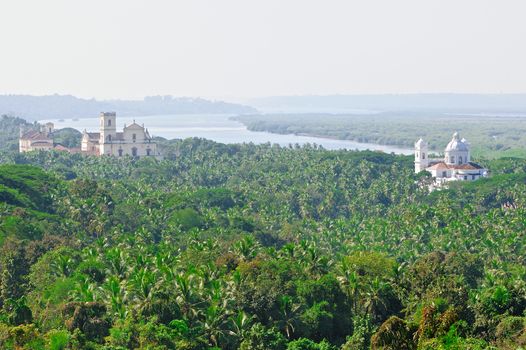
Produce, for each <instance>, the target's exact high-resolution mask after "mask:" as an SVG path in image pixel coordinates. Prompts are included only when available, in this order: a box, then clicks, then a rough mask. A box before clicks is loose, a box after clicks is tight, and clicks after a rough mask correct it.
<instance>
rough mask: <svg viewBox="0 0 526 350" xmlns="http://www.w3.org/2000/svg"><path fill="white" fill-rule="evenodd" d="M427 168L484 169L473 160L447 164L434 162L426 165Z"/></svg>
mask: <svg viewBox="0 0 526 350" xmlns="http://www.w3.org/2000/svg"><path fill="white" fill-rule="evenodd" d="M427 169H430V170H436V169H452V170H480V169H484V168H483V167H481V166H480V165H478V164H477V163H473V162H468V163H465V164H460V165H457V164H449V165H448V164H446V163H445V162H440V163H436V164H434V165H432V166H430V167H428V168H427Z"/></svg>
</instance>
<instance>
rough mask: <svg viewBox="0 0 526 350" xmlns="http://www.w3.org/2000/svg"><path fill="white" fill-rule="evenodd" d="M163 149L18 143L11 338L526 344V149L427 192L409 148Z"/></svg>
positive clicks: (8, 289)
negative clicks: (122, 154)
mask: <svg viewBox="0 0 526 350" xmlns="http://www.w3.org/2000/svg"><path fill="white" fill-rule="evenodd" d="M162 147H164V148H165V150H166V153H165V154H166V155H167V159H165V160H163V161H158V160H154V159H148V160H146V159H138V160H136V159H128V158H123V159H118V158H112V157H100V158H99V157H83V156H79V155H71V154H65V153H58V152H57V153H54V152H51V153H45V152H42V153H38V152H35V153H28V154H21V155H16V156H8V157H6V158H2V159H4V160H5V161H7V162H9V163H17V162H18V163H24V165H17V164H7V165H2V166H0V170H2V171H1V172H0V186H3V187H0V193H1V194H2V197H1V199H0V344H1V345H0V348H7V349H10V348H14V347H15V345H16V346H18V347H21V348H23V347H24V346H25V347H26V348H28V347H29V346H30V345H28V344H32V345H31V346H33V345H34V346H35V348H37V349H38V348H39V347H40V348H42V349H46V348H50V347H54V348H57V349H61V348H66V349H68V348H72V349H73V348H74V349H128V348H132V349H133V348H146V349H148V348H150V349H172V348H177V349H198V350H200V349H218V348H220V349H224V350H233V349H238V348H241V349H286V348H290V349H334V348H335V347H336V348H339V347H341V348H342V349H364V350H365V349H369V348H373V349H399V348H404V349H416V348H417V347H420V348H437V349H440V348H444V349H446V348H460V349H464V348H465V349H485V348H488V349H489V348H490V347H491V346H497V347H501V348H504V349H506V348H509V349H516V348H518V347H520V346H524V342H525V339H526V338H525V337H526V336H525V334H524V331H523V330H521V320H522V319H523V317H524V312H525V310H526V293H525V292H524V291H525V290H526V282H524V281H525V280H526V265H525V263H526V261H525V260H524V251H525V249H526V246H525V245H526V240H525V239H524V232H526V219H525V218H526V210H525V208H526V201H525V199H524V198H526V184H525V182H524V181H523V177H524V174H525V170H526V167H525V166H524V162H523V161H519V160H511V159H504V160H502V159H500V160H498V161H494V162H495V164H496V167H495V169H497V170H495V174H494V177H492V178H490V179H488V180H482V181H477V182H473V183H471V184H458V186H454V187H452V188H451V189H449V190H443V191H436V192H434V193H432V194H429V193H428V192H427V191H425V190H422V189H421V188H420V187H419V186H418V183H417V181H418V179H417V177H415V176H414V174H413V171H412V164H411V161H412V160H411V158H410V157H404V156H396V155H388V154H381V153H378V152H349V151H325V150H323V149H320V148H318V147H314V146H305V147H296V146H292V147H286V148H282V147H279V146H272V145H259V146H256V145H252V144H247V145H221V144H216V143H213V142H210V141H206V140H196V139H188V140H183V141H173V142H168V141H165V142H163V144H162ZM490 167H491V164H490ZM64 169H68V174H69V175H67V174H66V175H65V174H64ZM72 174H74V176H70V175H72ZM68 178H69V180H68Z"/></svg>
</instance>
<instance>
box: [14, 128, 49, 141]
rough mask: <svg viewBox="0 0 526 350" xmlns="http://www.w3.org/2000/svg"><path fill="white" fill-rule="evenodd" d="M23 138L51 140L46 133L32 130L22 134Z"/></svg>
mask: <svg viewBox="0 0 526 350" xmlns="http://www.w3.org/2000/svg"><path fill="white" fill-rule="evenodd" d="M21 139H23V140H51V139H50V138H49V137H48V136H47V134H46V133H43V132H40V131H35V130H30V131H27V132H25V133H24V134H22V137H21Z"/></svg>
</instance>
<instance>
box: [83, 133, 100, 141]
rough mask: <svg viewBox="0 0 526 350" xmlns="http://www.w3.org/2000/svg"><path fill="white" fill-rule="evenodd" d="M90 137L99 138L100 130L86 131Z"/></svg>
mask: <svg viewBox="0 0 526 350" xmlns="http://www.w3.org/2000/svg"><path fill="white" fill-rule="evenodd" d="M86 134H87V135H88V137H89V138H90V139H97V140H98V139H100V132H86Z"/></svg>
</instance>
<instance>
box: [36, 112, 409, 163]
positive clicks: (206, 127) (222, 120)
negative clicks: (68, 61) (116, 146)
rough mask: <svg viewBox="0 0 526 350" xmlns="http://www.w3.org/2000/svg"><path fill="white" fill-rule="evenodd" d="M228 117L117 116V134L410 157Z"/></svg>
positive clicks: (74, 122) (89, 123)
mask: <svg viewBox="0 0 526 350" xmlns="http://www.w3.org/2000/svg"><path fill="white" fill-rule="evenodd" d="M230 117H231V115H217V114H213V115H210V114H197V115H196V114H191V115H155V116H137V117H121V116H117V131H119V130H121V129H122V127H124V125H125V124H126V125H129V124H131V123H133V121H135V122H137V123H138V124H140V125H142V124H144V126H145V127H147V128H148V130H149V131H150V135H152V136H161V137H164V138H167V139H175V138H177V139H184V138H188V137H201V138H205V139H209V140H213V141H216V142H221V143H249V142H252V143H255V144H261V143H267V142H270V143H272V144H279V145H281V146H288V145H290V144H292V145H295V144H300V145H303V144H307V143H310V144H317V145H321V146H323V148H325V149H328V150H337V149H348V150H367V149H368V150H375V151H376V150H378V151H383V152H386V153H391V152H394V153H397V154H412V153H413V151H412V150H409V149H404V148H399V147H394V146H386V145H377V144H371V143H360V142H354V141H348V140H333V139H328V138H322V137H311V136H300V135H293V134H290V135H281V134H273V133H269V132H259V131H250V130H248V129H247V128H246V127H245V126H244V125H243V124H242V123H240V122H238V121H235V120H231V119H229V118H230ZM48 121H51V122H53V123H54V124H55V128H57V129H62V128H75V129H77V130H79V131H83V130H84V129H86V130H87V131H91V132H96V131H98V125H99V123H98V119H96V118H81V119H61V120H56V119H55V120H44V121H40V122H48Z"/></svg>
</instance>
